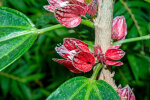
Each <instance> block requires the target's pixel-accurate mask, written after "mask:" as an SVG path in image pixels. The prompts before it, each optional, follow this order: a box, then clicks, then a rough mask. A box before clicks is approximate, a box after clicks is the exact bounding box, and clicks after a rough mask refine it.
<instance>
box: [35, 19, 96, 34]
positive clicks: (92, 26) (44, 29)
mask: <svg viewBox="0 0 150 100" xmlns="http://www.w3.org/2000/svg"><path fill="white" fill-rule="evenodd" d="M81 24H83V25H86V26H88V27H91V28H94V24H93V22H91V21H89V20H81ZM62 27H65V26H63V25H61V24H57V25H53V26H50V27H46V28H43V29H38V34H43V33H45V32H48V31H51V30H54V29H58V28H62ZM35 31H36V30H35Z"/></svg>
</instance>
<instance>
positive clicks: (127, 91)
mask: <svg viewBox="0 0 150 100" xmlns="http://www.w3.org/2000/svg"><path fill="white" fill-rule="evenodd" d="M117 93H118V95H119V96H120V98H121V99H123V100H135V96H134V93H133V92H132V90H131V88H130V87H129V85H127V86H125V87H124V88H122V87H121V85H120V86H118V91H117Z"/></svg>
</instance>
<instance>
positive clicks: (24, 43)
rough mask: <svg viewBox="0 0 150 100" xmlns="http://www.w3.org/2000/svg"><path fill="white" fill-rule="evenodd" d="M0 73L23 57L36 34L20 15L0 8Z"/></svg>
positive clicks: (29, 22)
mask: <svg viewBox="0 0 150 100" xmlns="http://www.w3.org/2000/svg"><path fill="white" fill-rule="evenodd" d="M0 19H1V20H0V71H1V70H2V69H4V68H6V67H7V66H8V65H10V64H11V63H12V62H14V61H15V60H17V59H18V58H19V57H20V56H21V55H23V54H24V53H25V52H26V51H27V50H28V49H29V48H30V47H31V45H32V44H33V42H34V41H35V39H36V37H37V34H34V33H35V32H36V31H35V30H36V28H35V27H34V25H33V24H32V22H31V21H30V20H29V19H28V18H27V17H26V16H25V15H23V14H22V13H20V12H18V11H16V10H12V9H9V8H4V7H0Z"/></svg>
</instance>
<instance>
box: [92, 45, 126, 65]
mask: <svg viewBox="0 0 150 100" xmlns="http://www.w3.org/2000/svg"><path fill="white" fill-rule="evenodd" d="M119 48H120V45H115V46H110V47H109V48H108V50H107V51H106V52H105V54H103V53H102V49H101V47H100V46H95V47H94V55H95V56H96V57H97V59H98V60H99V61H100V62H101V63H105V64H106V65H110V66H112V65H116V66H121V65H123V63H122V62H121V61H116V60H119V59H121V58H122V57H123V56H124V55H125V52H124V51H122V50H121V49H119Z"/></svg>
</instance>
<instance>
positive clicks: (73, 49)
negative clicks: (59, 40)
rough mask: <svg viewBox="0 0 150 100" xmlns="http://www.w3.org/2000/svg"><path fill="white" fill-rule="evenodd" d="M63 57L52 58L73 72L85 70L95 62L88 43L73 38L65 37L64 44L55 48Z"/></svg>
mask: <svg viewBox="0 0 150 100" xmlns="http://www.w3.org/2000/svg"><path fill="white" fill-rule="evenodd" d="M55 49H56V51H57V53H58V54H59V55H60V56H62V57H64V58H65V59H66V60H64V59H53V60H54V61H56V62H58V63H60V64H62V65H64V66H65V67H67V68H68V69H69V70H70V71H72V72H74V73H80V72H87V71H90V70H91V69H92V66H93V65H94V64H95V58H94V56H93V55H92V54H91V53H90V50H89V49H88V45H87V44H86V43H84V42H82V41H80V40H77V39H74V38H65V39H64V44H63V45H61V46H59V47H56V48H55Z"/></svg>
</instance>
